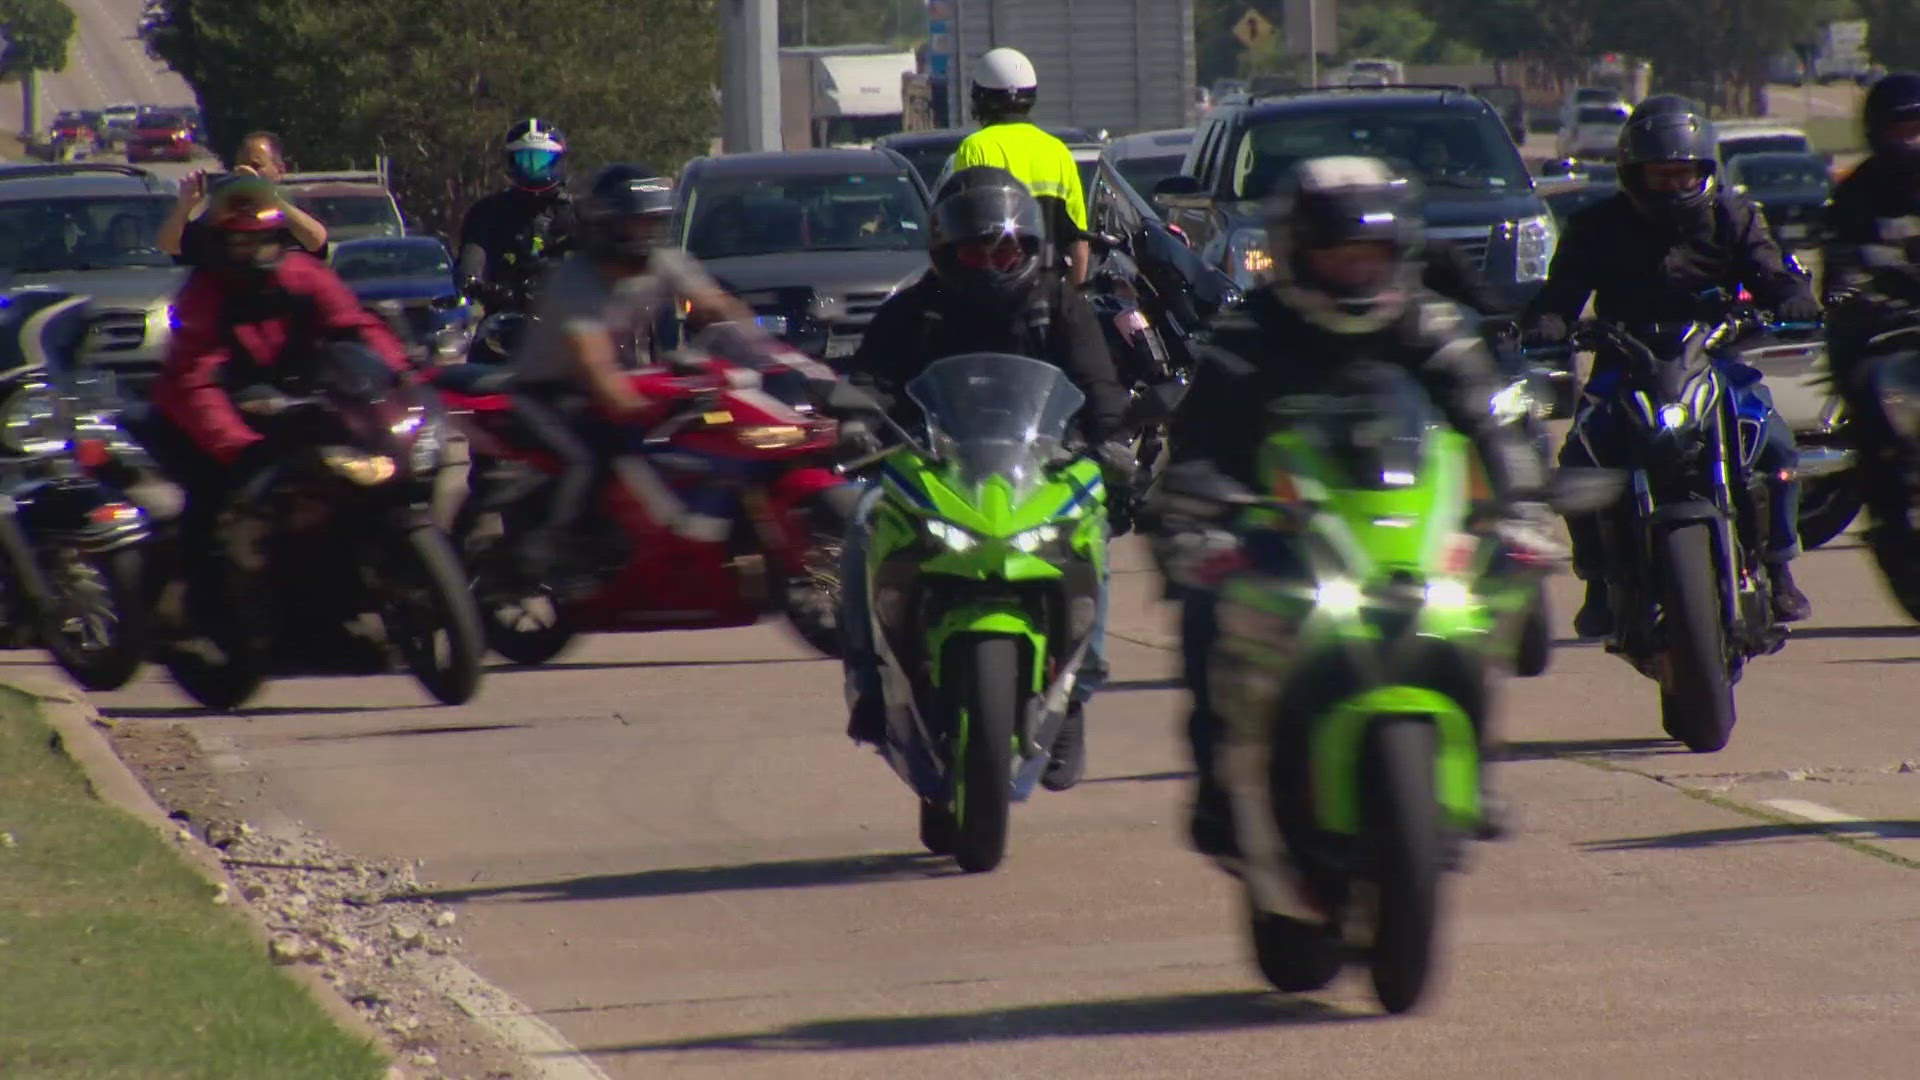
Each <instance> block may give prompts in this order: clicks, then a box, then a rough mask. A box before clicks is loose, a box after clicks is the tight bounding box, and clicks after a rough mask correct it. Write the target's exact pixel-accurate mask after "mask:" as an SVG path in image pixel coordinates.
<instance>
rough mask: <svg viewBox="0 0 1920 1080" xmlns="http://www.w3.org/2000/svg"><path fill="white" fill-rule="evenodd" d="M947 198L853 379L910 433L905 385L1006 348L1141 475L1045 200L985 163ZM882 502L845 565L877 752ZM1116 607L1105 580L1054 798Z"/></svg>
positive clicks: (860, 696)
mask: <svg viewBox="0 0 1920 1080" xmlns="http://www.w3.org/2000/svg"><path fill="white" fill-rule="evenodd" d="M942 192H943V195H944V197H943V198H941V200H940V201H939V202H938V203H937V204H935V206H934V208H933V221H932V228H931V229H930V230H929V236H928V249H929V252H930V254H931V256H932V261H933V268H932V269H931V270H930V271H929V272H928V273H927V274H926V275H925V276H923V277H922V278H921V279H920V280H919V281H917V282H915V283H914V284H912V285H910V286H908V287H906V288H904V289H902V290H900V291H899V292H897V293H895V294H894V295H893V296H892V297H891V298H890V299H888V300H887V302H886V303H884V304H882V305H881V306H880V310H879V311H877V312H875V314H874V317H873V322H872V323H871V324H869V325H868V327H867V331H866V335H865V336H864V337H863V338H862V339H861V342H860V347H859V349H858V350H857V351H856V352H855V353H854V354H853V356H852V357H851V358H850V359H849V360H848V361H847V365H846V372H847V375H848V377H849V378H850V379H851V380H852V381H853V382H855V383H858V384H863V385H866V386H869V387H871V388H872V389H873V391H874V392H875V393H876V395H877V396H879V397H881V398H882V399H885V400H887V401H888V402H889V403H890V406H891V410H892V411H893V412H894V413H895V415H896V417H897V418H898V419H900V420H901V421H902V424H903V426H909V427H910V426H911V425H912V424H913V423H916V422H918V416H917V410H916V409H915V408H914V406H913V403H912V402H911V400H910V399H908V397H907V395H906V393H905V389H904V388H905V386H906V384H907V383H908V382H910V381H911V380H912V379H913V378H914V377H915V376H917V375H919V374H920V373H921V372H922V371H924V370H925V369H926V368H927V366H928V365H929V364H931V363H933V362H934V361H935V360H939V359H941V358H943V357H948V356H957V355H960V354H963V353H973V352H998V353H1011V354H1014V355H1018V356H1030V357H1033V358H1035V359H1039V360H1045V361H1048V362H1049V363H1052V364H1054V365H1056V366H1058V367H1059V368H1060V369H1061V370H1062V371H1064V372H1065V373H1066V375H1067V377H1068V378H1069V379H1071V380H1072V381H1073V384H1074V385H1075V386H1077V387H1078V388H1079V389H1080V390H1081V392H1082V393H1084V394H1085V395H1086V397H1087V401H1086V404H1085V405H1084V406H1083V407H1082V408H1081V411H1080V416H1079V423H1080V427H1081V434H1082V435H1083V436H1084V437H1085V438H1086V440H1087V442H1088V445H1090V446H1093V447H1096V448H1098V451H1097V452H1098V453H1099V455H1100V458H1101V461H1102V464H1103V466H1104V467H1105V468H1106V470H1107V471H1108V473H1109V475H1110V477H1111V476H1112V475H1113V474H1116V473H1120V474H1130V471H1131V466H1132V454H1131V452H1130V451H1129V450H1128V449H1127V448H1126V447H1125V446H1123V445H1121V444H1117V443H1111V442H1109V440H1110V439H1112V438H1113V437H1114V436H1116V435H1118V434H1119V432H1120V428H1121V423H1122V416H1123V414H1124V413H1125V411H1126V406H1127V394H1126V391H1125V390H1124V389H1123V388H1122V387H1121V385H1120V380H1119V376H1118V375H1117V374H1116V373H1115V370H1114V364H1113V357H1112V355H1111V354H1110V353H1109V352H1108V350H1107V341H1106V336H1105V334H1104V332H1103V331H1102V330H1101V329H1100V324H1099V322H1098V320H1097V319H1096V318H1095V317H1094V314H1093V309H1092V308H1091V307H1090V306H1088V304H1087V301H1086V298H1085V297H1084V296H1082V295H1081V294H1080V292H1079V291H1078V290H1076V289H1074V288H1072V287H1071V286H1069V285H1068V284H1067V282H1066V281H1065V279H1064V277H1063V276H1062V275H1061V274H1060V273H1059V272H1058V271H1055V270H1053V269H1050V268H1049V266H1048V264H1047V260H1046V257H1045V251H1046V243H1045V240H1044V237H1045V235H1046V231H1047V226H1046V222H1045V218H1044V216H1043V212H1042V210H1041V208H1040V204H1039V202H1038V201H1037V200H1036V199H1035V198H1034V196H1033V194H1032V193H1031V192H1029V191H1028V190H1027V188H1026V186H1025V185H1024V184H1022V183H1021V182H1020V181H1019V180H1018V179H1017V178H1015V177H1014V176H1013V174H1012V173H1010V172H1008V171H1006V170H1003V169H997V168H990V167H984V166H982V167H973V168H969V169H965V170H962V171H961V172H959V173H956V174H955V175H954V176H953V177H952V178H950V179H949V180H948V181H947V182H946V183H944V184H943V185H942ZM879 495H880V489H879V488H878V487H874V488H870V489H869V490H868V491H867V493H866V495H865V496H864V497H863V498H862V499H861V501H860V503H859V505H858V507H857V508H856V510H855V512H854V514H853V520H852V522H851V523H850V525H849V527H848V530H847V542H846V546H845V548H844V552H843V555H844V560H843V562H842V566H841V581H842V582H843V583H844V592H843V596H844V600H843V603H844V605H845V606H844V609H843V614H842V618H841V626H842V627H844V628H845V632H846V636H847V649H846V668H847V696H848V704H849V707H850V712H851V716H850V718H849V722H848V727H847V734H848V736H849V737H850V738H853V739H855V740H856V741H859V742H867V743H874V744H876V745H877V744H879V743H880V742H881V741H882V740H883V739H884V738H885V726H886V716H885V709H884V705H883V699H882V696H881V687H880V673H879V663H880V661H879V658H878V657H877V656H876V655H874V652H873V643H872V641H871V629H872V627H871V623H870V622H869V619H868V607H867V600H868V598H867V595H866V568H867V545H868V541H869V540H870V529H869V526H868V521H869V519H870V517H871V515H872V511H873V505H874V502H875V500H876V499H877V498H878V497H879ZM1106 610H1107V602H1106V583H1105V582H1104V581H1103V582H1102V583H1101V595H1100V601H1099V604H1098V607H1097V611H1096V614H1095V625H1094V630H1093V639H1094V640H1093V644H1092V645H1091V646H1089V648H1088V655H1087V662H1086V666H1085V667H1084V668H1083V670H1082V677H1081V679H1080V680H1079V681H1078V682H1077V683H1076V685H1075V686H1074V693H1073V700H1072V703H1071V705H1070V706H1069V709H1068V713H1067V718H1066V722H1065V723H1064V724H1063V726H1062V727H1061V730H1060V735H1059V738H1058V739H1057V740H1056V741H1055V743H1054V745H1053V747H1052V748H1051V749H1052V760H1051V761H1050V762H1049V763H1048V766H1047V771H1046V773H1045V774H1044V775H1043V776H1042V778H1041V782H1042V783H1043V784H1045V785H1046V786H1047V788H1048V789H1049V790H1053V791H1064V790H1066V789H1067V788H1070V787H1072V786H1073V785H1074V784H1077V783H1079V781H1080V778H1081V776H1082V774H1084V772H1085V770H1086V745H1085V723H1086V718H1085V706H1086V701H1087V699H1088V698H1090V697H1091V696H1092V695H1093V692H1094V691H1095V690H1097V689H1098V688H1099V684H1100V682H1101V681H1103V680H1104V678H1105V674H1106V659H1105V650H1104V647H1103V646H1104V638H1105V630H1106Z"/></svg>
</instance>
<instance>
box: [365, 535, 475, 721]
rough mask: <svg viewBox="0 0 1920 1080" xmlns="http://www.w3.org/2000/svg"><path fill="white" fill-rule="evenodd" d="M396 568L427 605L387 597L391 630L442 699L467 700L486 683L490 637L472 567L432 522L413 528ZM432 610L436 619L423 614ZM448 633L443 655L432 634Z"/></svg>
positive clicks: (416, 671)
mask: <svg viewBox="0 0 1920 1080" xmlns="http://www.w3.org/2000/svg"><path fill="white" fill-rule="evenodd" d="M392 570H394V571H397V572H398V573H399V574H400V575H402V577H403V580H404V579H405V578H411V579H412V580H411V581H405V582H404V583H405V584H407V585H411V586H413V587H415V588H417V589H419V590H420V591H421V594H422V596H421V599H423V600H424V601H425V603H424V605H417V604H416V605H407V606H406V607H404V608H403V607H402V606H401V605H399V604H395V603H393V602H392V601H393V598H391V597H388V598H385V600H386V603H384V604H383V607H382V612H383V616H384V619H383V621H385V622H386V623H387V632H388V634H389V635H390V636H391V637H392V639H393V640H394V641H395V642H396V643H398V644H399V646H400V652H401V655H403V656H405V657H406V659H407V667H408V669H409V670H411V671H412V672H413V676H414V678H416V679H418V680H419V681H420V685H421V686H422V687H424V688H426V691H427V693H429V694H432V695H433V697H434V700H436V701H438V702H440V703H441V704H442V705H464V704H466V703H467V702H469V701H471V700H473V695H474V693H475V692H476V691H478V690H479V688H480V660H481V657H482V656H483V655H484V654H485V651H486V642H485V639H484V636H483V635H482V633H481V631H480V611H479V608H478V606H477V605H476V604H475V602H474V598H473V590H472V589H471V588H469V587H468V586H467V576H466V572H465V571H464V570H463V569H462V568H461V566H460V559H459V557H458V556H457V555H455V554H454V553H453V545H452V544H450V543H449V542H448V541H447V537H446V534H444V533H442V532H441V531H440V530H439V529H437V528H433V527H431V526H428V527H425V528H418V529H413V530H411V531H409V532H408V533H407V535H406V543H405V546H404V547H402V548H401V549H400V550H399V551H397V552H396V553H395V558H394V561H393V566H392ZM427 613H430V620H422V619H419V618H418V616H420V615H422V614H427ZM440 632H445V634H446V652H445V655H444V656H442V654H441V651H440V649H439V647H438V644H437V643H436V642H435V641H433V640H432V638H433V636H435V635H437V634H438V633H440Z"/></svg>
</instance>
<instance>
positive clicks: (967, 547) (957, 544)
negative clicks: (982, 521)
mask: <svg viewBox="0 0 1920 1080" xmlns="http://www.w3.org/2000/svg"><path fill="white" fill-rule="evenodd" d="M925 528H926V530H927V535H928V536H931V537H933V538H934V539H935V540H938V541H940V542H941V543H943V544H945V545H947V550H949V551H952V552H954V553H955V554H959V553H961V552H966V551H972V550H973V549H974V548H975V547H978V546H979V544H980V540H979V539H978V538H977V537H975V536H974V535H973V534H972V533H970V532H968V531H967V530H965V529H963V528H961V527H960V526H958V525H955V524H953V523H952V522H948V521H941V520H939V519H938V518H928V519H927V520H926V524H925Z"/></svg>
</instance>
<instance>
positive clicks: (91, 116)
mask: <svg viewBox="0 0 1920 1080" xmlns="http://www.w3.org/2000/svg"><path fill="white" fill-rule="evenodd" d="M104 127H105V121H103V120H102V119H101V118H100V114H99V113H98V112H93V111H89V110H85V109H64V110H62V111H60V112H59V113H57V114H55V115H54V118H53V123H51V124H49V125H47V132H48V134H49V135H51V136H52V137H53V138H55V139H64V140H66V141H68V142H74V143H81V144H83V145H86V146H89V147H90V146H93V145H95V144H97V143H98V142H99V141H100V135H101V132H102V131H103V130H104Z"/></svg>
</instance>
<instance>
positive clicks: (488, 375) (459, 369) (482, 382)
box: [429, 363, 518, 397]
mask: <svg viewBox="0 0 1920 1080" xmlns="http://www.w3.org/2000/svg"><path fill="white" fill-rule="evenodd" d="M429 381H431V382H432V383H433V385H434V386H436V387H438V388H439V389H441V390H448V391H451V392H453V393H456V394H463V395H466V396H467V397H481V396H484V395H487V394H505V393H509V392H511V391H512V390H513V388H514V386H515V384H516V382H517V381H518V380H517V379H516V372H515V371H514V370H513V369H512V368H510V367H508V366H506V365H505V364H475V363H468V364H449V365H448V366H446V367H441V368H435V369H434V370H433V374H432V375H431V376H429Z"/></svg>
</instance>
